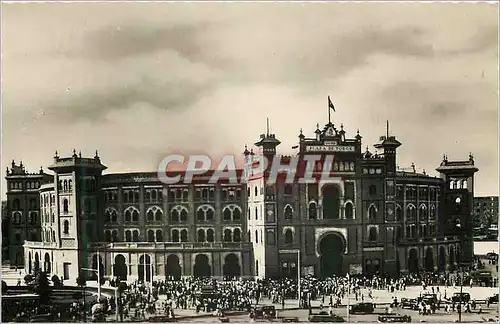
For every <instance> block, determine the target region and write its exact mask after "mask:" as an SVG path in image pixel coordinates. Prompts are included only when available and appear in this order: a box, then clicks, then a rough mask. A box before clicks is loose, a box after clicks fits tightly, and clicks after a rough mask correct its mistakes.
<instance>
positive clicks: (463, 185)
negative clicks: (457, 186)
mask: <svg viewBox="0 0 500 324" xmlns="http://www.w3.org/2000/svg"><path fill="white" fill-rule="evenodd" d="M462 189H467V180H462Z"/></svg>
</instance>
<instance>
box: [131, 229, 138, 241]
mask: <svg viewBox="0 0 500 324" xmlns="http://www.w3.org/2000/svg"><path fill="white" fill-rule="evenodd" d="M132 240H133V241H134V242H139V231H138V230H134V231H133V232H132Z"/></svg>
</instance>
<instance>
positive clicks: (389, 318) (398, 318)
mask: <svg viewBox="0 0 500 324" xmlns="http://www.w3.org/2000/svg"><path fill="white" fill-rule="evenodd" d="M378 321H379V323H410V322H411V316H408V315H399V314H385V315H380V316H379V317H378Z"/></svg>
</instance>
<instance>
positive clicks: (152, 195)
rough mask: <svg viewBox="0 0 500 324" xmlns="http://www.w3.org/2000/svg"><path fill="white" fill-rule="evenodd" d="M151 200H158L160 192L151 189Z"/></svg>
mask: <svg viewBox="0 0 500 324" xmlns="http://www.w3.org/2000/svg"><path fill="white" fill-rule="evenodd" d="M151 200H152V201H157V200H158V193H157V191H156V190H152V191H151Z"/></svg>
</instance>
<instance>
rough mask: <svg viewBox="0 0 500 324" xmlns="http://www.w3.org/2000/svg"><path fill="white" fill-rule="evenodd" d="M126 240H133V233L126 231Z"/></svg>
mask: <svg viewBox="0 0 500 324" xmlns="http://www.w3.org/2000/svg"><path fill="white" fill-rule="evenodd" d="M125 242H132V233H130V231H125Z"/></svg>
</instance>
